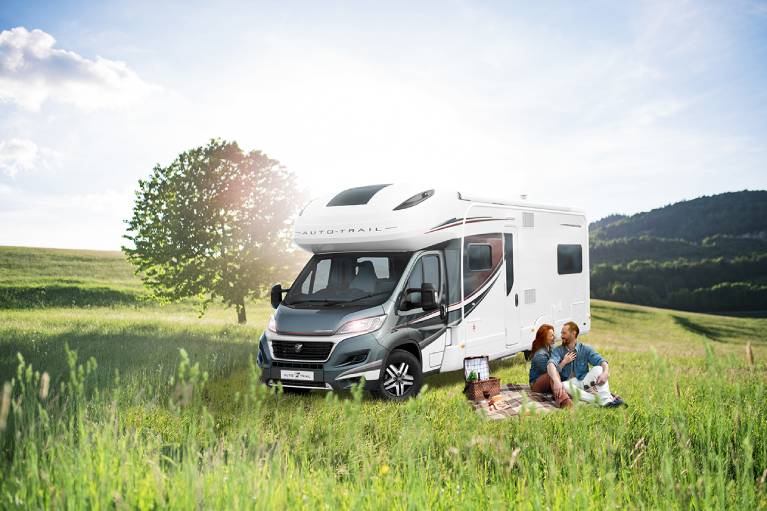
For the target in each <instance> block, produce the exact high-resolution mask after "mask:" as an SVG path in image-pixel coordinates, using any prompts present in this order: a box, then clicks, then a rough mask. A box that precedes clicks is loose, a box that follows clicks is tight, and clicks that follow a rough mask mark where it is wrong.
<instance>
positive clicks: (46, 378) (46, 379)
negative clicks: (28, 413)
mask: <svg viewBox="0 0 767 511" xmlns="http://www.w3.org/2000/svg"><path fill="white" fill-rule="evenodd" d="M50 384H51V377H50V375H49V374H48V373H47V372H46V373H43V376H42V378H40V399H46V398H47V397H48V389H49V387H50Z"/></svg>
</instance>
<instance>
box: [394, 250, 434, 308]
mask: <svg viewBox="0 0 767 511" xmlns="http://www.w3.org/2000/svg"><path fill="white" fill-rule="evenodd" d="M426 283H428V284H431V285H432V286H434V289H435V290H436V291H437V293H439V292H440V284H441V279H440V271H439V257H437V256H436V255H426V256H423V257H422V258H421V259H419V260H418V262H417V263H415V266H414V267H413V271H412V272H411V273H410V277H408V280H407V286H406V289H408V288H409V289H420V288H421V286H422V285H423V284H426ZM405 298H406V301H405V306H404V307H403V309H404V310H407V309H412V308H414V307H415V305H414V304H416V303H420V301H421V293H418V292H412V293H408V294H407V295H406V297H405Z"/></svg>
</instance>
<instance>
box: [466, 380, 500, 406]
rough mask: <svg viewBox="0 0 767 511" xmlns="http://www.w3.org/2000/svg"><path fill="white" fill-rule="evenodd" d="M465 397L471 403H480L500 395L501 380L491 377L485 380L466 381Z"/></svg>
mask: <svg viewBox="0 0 767 511" xmlns="http://www.w3.org/2000/svg"><path fill="white" fill-rule="evenodd" d="M464 392H466V397H467V398H469V399H471V400H472V401H481V400H483V399H487V398H490V397H493V396H497V395H498V394H500V393H501V380H500V379H499V378H495V377H493V376H491V377H490V378H488V379H486V380H478V381H467V382H466V388H465V389H464Z"/></svg>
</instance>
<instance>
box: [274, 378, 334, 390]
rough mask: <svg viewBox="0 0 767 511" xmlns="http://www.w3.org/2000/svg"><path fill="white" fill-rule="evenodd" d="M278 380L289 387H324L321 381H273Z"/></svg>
mask: <svg viewBox="0 0 767 511" xmlns="http://www.w3.org/2000/svg"><path fill="white" fill-rule="evenodd" d="M278 381H280V382H282V384H283V385H284V386H289V387H315V388H318V389H324V388H325V384H324V383H323V382H321V381H303V380H274V383H275V384H276V383H277V382H278Z"/></svg>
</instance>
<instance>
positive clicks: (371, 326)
mask: <svg viewBox="0 0 767 511" xmlns="http://www.w3.org/2000/svg"><path fill="white" fill-rule="evenodd" d="M385 319H386V315H383V316H374V317H372V318H362V319H353V320H351V321H349V322H347V323H344V324H343V325H342V326H341V328H339V329H338V330H337V331H336V333H337V334H364V333H367V332H373V331H375V330H378V329H379V328H381V325H383V322H384V320H385Z"/></svg>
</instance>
